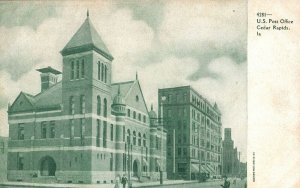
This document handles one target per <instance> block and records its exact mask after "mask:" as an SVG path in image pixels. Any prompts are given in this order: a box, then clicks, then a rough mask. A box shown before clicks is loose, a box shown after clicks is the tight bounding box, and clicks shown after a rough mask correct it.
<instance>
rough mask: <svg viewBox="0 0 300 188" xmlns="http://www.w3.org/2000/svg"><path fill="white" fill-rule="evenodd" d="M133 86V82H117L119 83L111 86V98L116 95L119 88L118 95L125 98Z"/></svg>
mask: <svg viewBox="0 0 300 188" xmlns="http://www.w3.org/2000/svg"><path fill="white" fill-rule="evenodd" d="M133 84H134V81H128V82H119V83H113V84H111V91H112V93H111V94H112V97H114V96H116V95H117V94H118V88H119V86H120V94H121V95H122V96H123V97H124V98H125V97H126V96H127V94H128V92H129V90H130V88H131V87H132V86H133Z"/></svg>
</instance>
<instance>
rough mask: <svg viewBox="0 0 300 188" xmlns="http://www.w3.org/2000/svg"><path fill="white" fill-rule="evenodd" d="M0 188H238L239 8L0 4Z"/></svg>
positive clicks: (242, 43)
mask: <svg viewBox="0 0 300 188" xmlns="http://www.w3.org/2000/svg"><path fill="white" fill-rule="evenodd" d="M0 34H1V37H0V44H1V47H0V88H1V91H0V120H1V122H0V186H1V187H6V188H12V187H80V188H81V187H87V188H88V187H91V188H94V187H95V188H96V187H97V188H98V187H99V188H102V187H103V188H106V187H111V188H125V187H126V188H130V187H153V188H156V187H161V188H164V187H168V188H169V187H174V188H177V187H182V186H184V187H187V188H196V187H197V188H214V187H224V188H245V187H247V181H246V179H247V1H245V0H227V1H209V0H204V1H193V0H191V1H179V0H178V1H176V0H174V1H173V0H166V1H162V0H156V1H155V0H146V1H138V0H126V1H121V0H115V1H104V0H103V1H43V2H42V1H1V2H0Z"/></svg>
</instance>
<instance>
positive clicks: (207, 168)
mask: <svg viewBox="0 0 300 188" xmlns="http://www.w3.org/2000/svg"><path fill="white" fill-rule="evenodd" d="M158 96H159V100H158V104H159V114H160V113H161V111H162V112H163V114H160V115H159V116H160V117H162V119H163V121H164V126H165V129H167V132H168V134H167V172H168V177H169V178H170V179H173V178H184V179H197V178H198V177H199V176H198V175H199V171H200V172H201V173H204V172H205V173H207V174H209V175H210V176H213V175H220V174H221V173H222V123H221V112H220V111H219V109H218V106H217V104H216V103H215V104H214V105H211V104H210V103H209V102H208V101H207V100H206V99H205V98H204V97H202V96H201V95H200V94H199V93H198V92H197V91H195V90H194V89H193V88H192V87H190V86H182V87H175V88H164V89H159V91H158ZM200 163H201V165H199V164H200ZM199 166H200V170H199Z"/></svg>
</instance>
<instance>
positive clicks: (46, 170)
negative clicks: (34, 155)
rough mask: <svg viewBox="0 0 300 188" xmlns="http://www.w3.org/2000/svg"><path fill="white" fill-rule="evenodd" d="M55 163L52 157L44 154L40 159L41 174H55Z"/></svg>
mask: <svg viewBox="0 0 300 188" xmlns="http://www.w3.org/2000/svg"><path fill="white" fill-rule="evenodd" d="M55 171H56V164H55V161H54V159H53V158H52V157H49V156H46V157H43V158H42V159H41V163H40V172H41V176H55Z"/></svg>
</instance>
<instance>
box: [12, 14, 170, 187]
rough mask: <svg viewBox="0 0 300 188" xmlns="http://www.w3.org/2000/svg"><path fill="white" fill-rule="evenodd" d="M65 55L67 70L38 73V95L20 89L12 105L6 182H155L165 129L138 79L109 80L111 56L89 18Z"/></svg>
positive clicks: (161, 166) (48, 69)
mask: <svg viewBox="0 0 300 188" xmlns="http://www.w3.org/2000/svg"><path fill="white" fill-rule="evenodd" d="M61 55H62V59H63V62H62V63H63V70H62V72H60V71H58V70H55V69H53V68H51V67H46V68H41V69H38V71H39V72H40V73H41V92H40V93H38V94H37V95H31V94H27V93H24V92H21V93H20V94H19V96H18V97H17V98H16V99H15V101H14V102H13V104H12V105H11V106H9V108H8V121H9V151H8V179H9V180H10V181H29V182H61V183H111V182H112V181H113V180H114V179H115V177H116V176H117V175H123V174H125V173H126V174H127V175H129V174H130V176H131V177H139V178H140V177H141V178H148V179H158V178H159V170H161V169H165V165H166V162H165V157H166V156H165V155H166V152H165V145H166V132H164V131H161V129H160V126H159V125H157V124H155V123H153V124H151V122H150V118H149V114H150V115H151V114H153V113H154V114H155V112H154V111H153V109H152V111H151V112H149V111H148V109H147V105H146V102H145V99H144V97H143V93H142V90H141V87H140V83H139V80H138V76H137V75H136V79H135V80H133V81H128V82H121V83H112V66H113V64H112V61H113V57H112V55H111V54H110V52H109V50H108V49H107V47H106V46H105V44H104V43H103V41H102V39H101V37H100V36H99V35H98V33H97V31H96V30H95V28H94V26H93V25H92V23H91V21H90V18H89V16H87V18H86V20H85V21H84V23H83V24H82V25H81V27H80V28H79V29H78V31H77V32H76V33H75V34H74V36H73V37H72V38H71V40H70V41H69V42H68V43H67V44H66V46H65V47H64V48H63V50H62V51H61ZM116 66H117V65H116ZM60 75H62V79H61V81H59V80H60V79H59V77H60ZM28 84H29V83H28ZM157 143H161V144H157ZM165 176H166V175H165Z"/></svg>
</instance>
